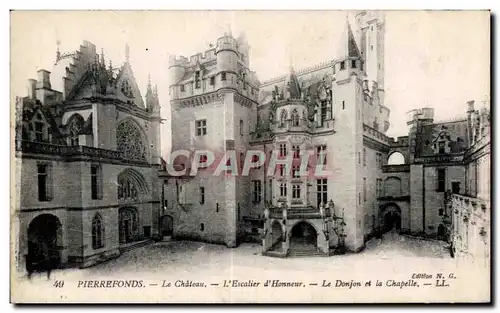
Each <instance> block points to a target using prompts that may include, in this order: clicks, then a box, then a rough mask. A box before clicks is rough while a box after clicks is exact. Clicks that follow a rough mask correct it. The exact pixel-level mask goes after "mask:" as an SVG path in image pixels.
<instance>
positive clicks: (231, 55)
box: [215, 34, 238, 87]
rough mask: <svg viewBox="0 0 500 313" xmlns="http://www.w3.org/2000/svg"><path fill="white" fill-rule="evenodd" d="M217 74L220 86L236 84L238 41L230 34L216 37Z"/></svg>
mask: <svg viewBox="0 0 500 313" xmlns="http://www.w3.org/2000/svg"><path fill="white" fill-rule="evenodd" d="M215 55H216V57H217V76H218V80H219V81H220V82H221V87H229V86H233V85H236V81H237V75H238V74H237V73H238V66H237V62H238V43H237V41H236V40H235V39H234V38H233V37H232V36H231V35H228V34H226V35H224V36H223V37H220V38H219V39H217V48H216V50H215Z"/></svg>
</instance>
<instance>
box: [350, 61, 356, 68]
mask: <svg viewBox="0 0 500 313" xmlns="http://www.w3.org/2000/svg"><path fill="white" fill-rule="evenodd" d="M351 68H356V60H351Z"/></svg>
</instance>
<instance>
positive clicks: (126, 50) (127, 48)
mask: <svg viewBox="0 0 500 313" xmlns="http://www.w3.org/2000/svg"><path fill="white" fill-rule="evenodd" d="M129 60H130V47H129V46H128V43H127V44H125V62H127V63H129Z"/></svg>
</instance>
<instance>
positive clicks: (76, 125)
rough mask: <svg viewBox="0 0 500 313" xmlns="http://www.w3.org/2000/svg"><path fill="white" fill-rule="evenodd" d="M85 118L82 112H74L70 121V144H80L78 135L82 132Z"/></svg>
mask: <svg viewBox="0 0 500 313" xmlns="http://www.w3.org/2000/svg"><path fill="white" fill-rule="evenodd" d="M83 124H84V120H83V117H82V116H81V115H80V114H74V115H73V116H72V117H71V119H70V121H69V122H68V129H69V136H68V137H69V141H68V144H69V145H70V146H79V145H80V142H79V140H78V136H79V135H80V133H81V132H82V129H83Z"/></svg>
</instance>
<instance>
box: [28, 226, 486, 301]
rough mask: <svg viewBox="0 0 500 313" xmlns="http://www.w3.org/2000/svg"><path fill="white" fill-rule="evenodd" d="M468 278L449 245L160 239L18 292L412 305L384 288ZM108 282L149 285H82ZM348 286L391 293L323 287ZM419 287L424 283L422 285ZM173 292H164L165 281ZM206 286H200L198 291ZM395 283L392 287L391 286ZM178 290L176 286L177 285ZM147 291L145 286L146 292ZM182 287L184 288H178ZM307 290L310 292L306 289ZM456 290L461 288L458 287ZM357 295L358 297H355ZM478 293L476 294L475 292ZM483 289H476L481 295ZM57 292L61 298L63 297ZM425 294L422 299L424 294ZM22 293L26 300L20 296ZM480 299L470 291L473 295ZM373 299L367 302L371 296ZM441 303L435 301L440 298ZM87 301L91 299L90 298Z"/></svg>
mask: <svg viewBox="0 0 500 313" xmlns="http://www.w3.org/2000/svg"><path fill="white" fill-rule="evenodd" d="M439 272H442V273H445V275H449V273H455V274H456V273H457V272H459V273H463V274H456V275H461V276H462V278H464V279H463V280H460V281H458V280H457V281H456V282H457V283H458V282H461V283H464V284H465V283H467V282H468V281H470V279H476V280H477V278H478V277H488V276H487V275H483V276H478V275H476V274H477V273H474V272H472V271H471V270H470V268H466V270H465V271H459V262H458V260H456V259H453V258H451V257H450V255H449V253H448V251H447V249H446V244H445V243H444V242H438V241H427V240H421V239H416V238H410V237H406V236H401V235H398V234H395V233H387V234H385V235H384V237H383V238H382V239H376V238H374V239H372V240H370V241H368V242H367V244H366V249H365V250H363V251H362V252H361V253H356V254H354V253H353V254H345V255H340V256H331V257H310V258H285V259H281V258H272V257H265V256H262V255H260V246H259V245H258V244H242V245H241V246H239V247H238V248H234V249H228V248H226V247H225V246H221V245H213V244H206V243H200V242H190V241H172V242H160V243H154V244H150V245H147V246H143V247H140V248H137V249H134V250H131V251H128V252H125V253H123V254H122V255H121V256H120V257H119V258H117V259H114V260H111V261H108V262H105V263H102V264H99V265H96V266H94V267H90V268H86V269H65V270H57V271H54V272H53V274H52V277H51V280H47V278H46V276H45V275H42V274H38V275H36V276H35V277H33V278H32V279H31V280H27V279H22V281H21V282H20V285H21V286H22V288H19V289H18V290H21V291H22V292H23V294H24V296H26V297H30V298H32V296H33V294H35V295H37V296H40V297H41V299H42V300H40V301H53V299H54V297H57V299H61V300H67V301H78V300H79V299H82V298H84V299H91V300H95V302H113V301H118V302H122V301H123V299H124V297H125V298H126V299H129V301H130V302H143V301H149V302H175V303H177V302H203V303H205V302H212V301H216V302H239V301H243V302H252V301H257V299H258V300H259V302H273V301H276V299H280V301H285V302H332V301H336V302H343V301H344V302H345V301H348V302H349V301H355V300H356V299H359V301H384V299H386V300H385V301H391V299H393V300H394V299H395V298H393V297H392V298H391V292H387V291H388V289H386V288H389V289H390V290H394V291H396V290H397V292H398V299H400V300H401V301H403V300H404V299H407V301H414V300H415V298H414V297H415V293H414V291H412V290H414V289H412V288H404V289H399V288H394V287H392V288H390V286H389V287H385V286H386V285H385V284H387V282H388V281H389V282H392V281H394V282H395V281H397V282H407V281H409V280H410V279H413V278H414V277H413V275H417V274H425V273H426V274H431V275H434V276H433V279H432V280H430V282H432V283H433V284H434V283H435V275H436V273H439ZM466 275H467V276H469V275H470V276H471V278H467V279H465V277H464V276H466ZM103 280H111V281H117V280H120V281H124V280H138V281H142V282H141V283H142V284H143V286H142V287H144V288H87V287H84V288H82V287H80V286H79V284H83V282H89V281H90V282H91V283H92V281H96V283H101V281H103ZM278 280H279V281H280V282H283V281H285V282H298V283H299V284H302V285H301V286H300V287H303V288H300V289H298V291H303V292H299V293H297V292H292V291H294V290H295V291H297V289H296V288H295V289H294V290H291V289H290V288H243V287H237V288H232V287H229V288H227V287H228V286H226V288H222V287H223V286H224V285H225V284H232V283H233V282H235V281H237V282H238V283H241V282H243V283H244V284H247V283H248V284H250V285H251V284H255V283H260V286H262V285H263V284H264V282H266V281H278ZM339 280H341V281H344V282H345V283H346V285H345V286H349V284H350V282H351V281H359V282H363V284H364V283H365V282H367V281H369V280H371V281H373V283H375V281H378V280H380V281H381V282H383V284H384V288H383V289H381V290H386V291H385V292H381V293H377V292H375V293H373V292H372V293H365V292H359V290H358V289H359V288H357V289H356V288H354V289H351V288H349V287H346V288H334V289H331V291H328V290H329V289H328V288H322V287H324V286H322V285H323V284H324V281H330V282H331V283H332V285H335V284H337V283H338V281H339ZM55 281H59V282H61V281H64V283H65V285H64V288H60V289H58V288H56V287H54V282H55ZM419 282H422V281H419ZM168 283H170V284H171V287H172V288H168V287H166V288H163V287H164V285H165V284H168ZM196 284H201V287H204V288H197V287H194V288H192V287H193V286H194V285H196ZM390 284H392V283H390ZM174 285H175V287H176V288H174ZM146 287H147V288H146ZM177 287H181V288H177ZM306 287H307V288H306ZM456 288H464V286H459V285H456ZM356 290H358V292H355V291H356ZM428 290H429V291H428V293H423V294H421V296H425V298H423V299H425V300H426V301H431V300H432V297H434V296H436V297H437V296H439V297H441V298H440V299H442V297H443V292H446V294H447V295H448V296H449V297H450V299H452V297H453V294H454V292H456V290H455V289H451V288H447V289H446V290H445V289H440V293H435V292H433V291H432V289H428ZM472 291H477V290H476V289H474V290H471V292H472ZM478 292H479V291H478ZM59 294H60V295H59ZM419 295H420V294H419ZM21 296H23V295H21ZM472 296H475V295H474V294H473V293H471V297H472ZM367 297H368V298H367ZM436 299H437V298H436ZM87 301H88V300H87Z"/></svg>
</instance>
